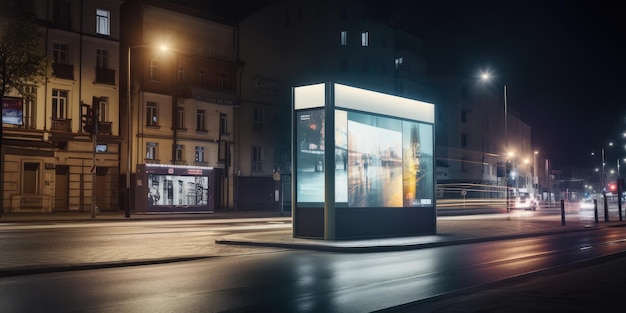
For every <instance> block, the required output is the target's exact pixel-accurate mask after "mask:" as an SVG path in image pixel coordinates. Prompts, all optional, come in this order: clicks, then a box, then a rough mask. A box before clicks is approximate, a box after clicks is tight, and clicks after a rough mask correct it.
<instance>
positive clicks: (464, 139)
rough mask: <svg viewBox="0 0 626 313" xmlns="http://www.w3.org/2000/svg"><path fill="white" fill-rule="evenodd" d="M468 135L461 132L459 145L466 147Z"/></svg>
mask: <svg viewBox="0 0 626 313" xmlns="http://www.w3.org/2000/svg"><path fill="white" fill-rule="evenodd" d="M468 137H469V134H467V133H463V134H461V147H467V145H468V140H469V138H468Z"/></svg>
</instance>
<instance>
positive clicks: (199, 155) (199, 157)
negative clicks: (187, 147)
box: [195, 146, 204, 162]
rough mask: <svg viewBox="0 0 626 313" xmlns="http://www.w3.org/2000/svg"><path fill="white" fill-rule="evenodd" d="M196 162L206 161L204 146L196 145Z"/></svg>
mask: <svg viewBox="0 0 626 313" xmlns="http://www.w3.org/2000/svg"><path fill="white" fill-rule="evenodd" d="M195 160H196V162H204V147H200V146H196V156H195Z"/></svg>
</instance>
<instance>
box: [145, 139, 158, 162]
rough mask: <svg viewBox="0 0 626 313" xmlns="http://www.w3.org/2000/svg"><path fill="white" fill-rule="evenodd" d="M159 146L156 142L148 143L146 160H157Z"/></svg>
mask: <svg viewBox="0 0 626 313" xmlns="http://www.w3.org/2000/svg"><path fill="white" fill-rule="evenodd" d="M158 148H159V144H158V143H156V142H146V159H148V160H156V159H157V151H158Z"/></svg>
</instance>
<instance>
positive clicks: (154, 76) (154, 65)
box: [148, 59, 159, 80]
mask: <svg viewBox="0 0 626 313" xmlns="http://www.w3.org/2000/svg"><path fill="white" fill-rule="evenodd" d="M148 67H149V69H148V75H149V77H150V79H151V80H159V62H158V61H157V60H155V59H150V63H149V64H148Z"/></svg>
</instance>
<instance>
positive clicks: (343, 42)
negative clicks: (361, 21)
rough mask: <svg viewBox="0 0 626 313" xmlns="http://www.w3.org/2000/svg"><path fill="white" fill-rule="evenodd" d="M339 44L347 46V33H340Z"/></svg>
mask: <svg viewBox="0 0 626 313" xmlns="http://www.w3.org/2000/svg"><path fill="white" fill-rule="evenodd" d="M340 42H341V45H342V46H345V45H347V44H348V32H347V31H345V30H344V31H341V36H340Z"/></svg>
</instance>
